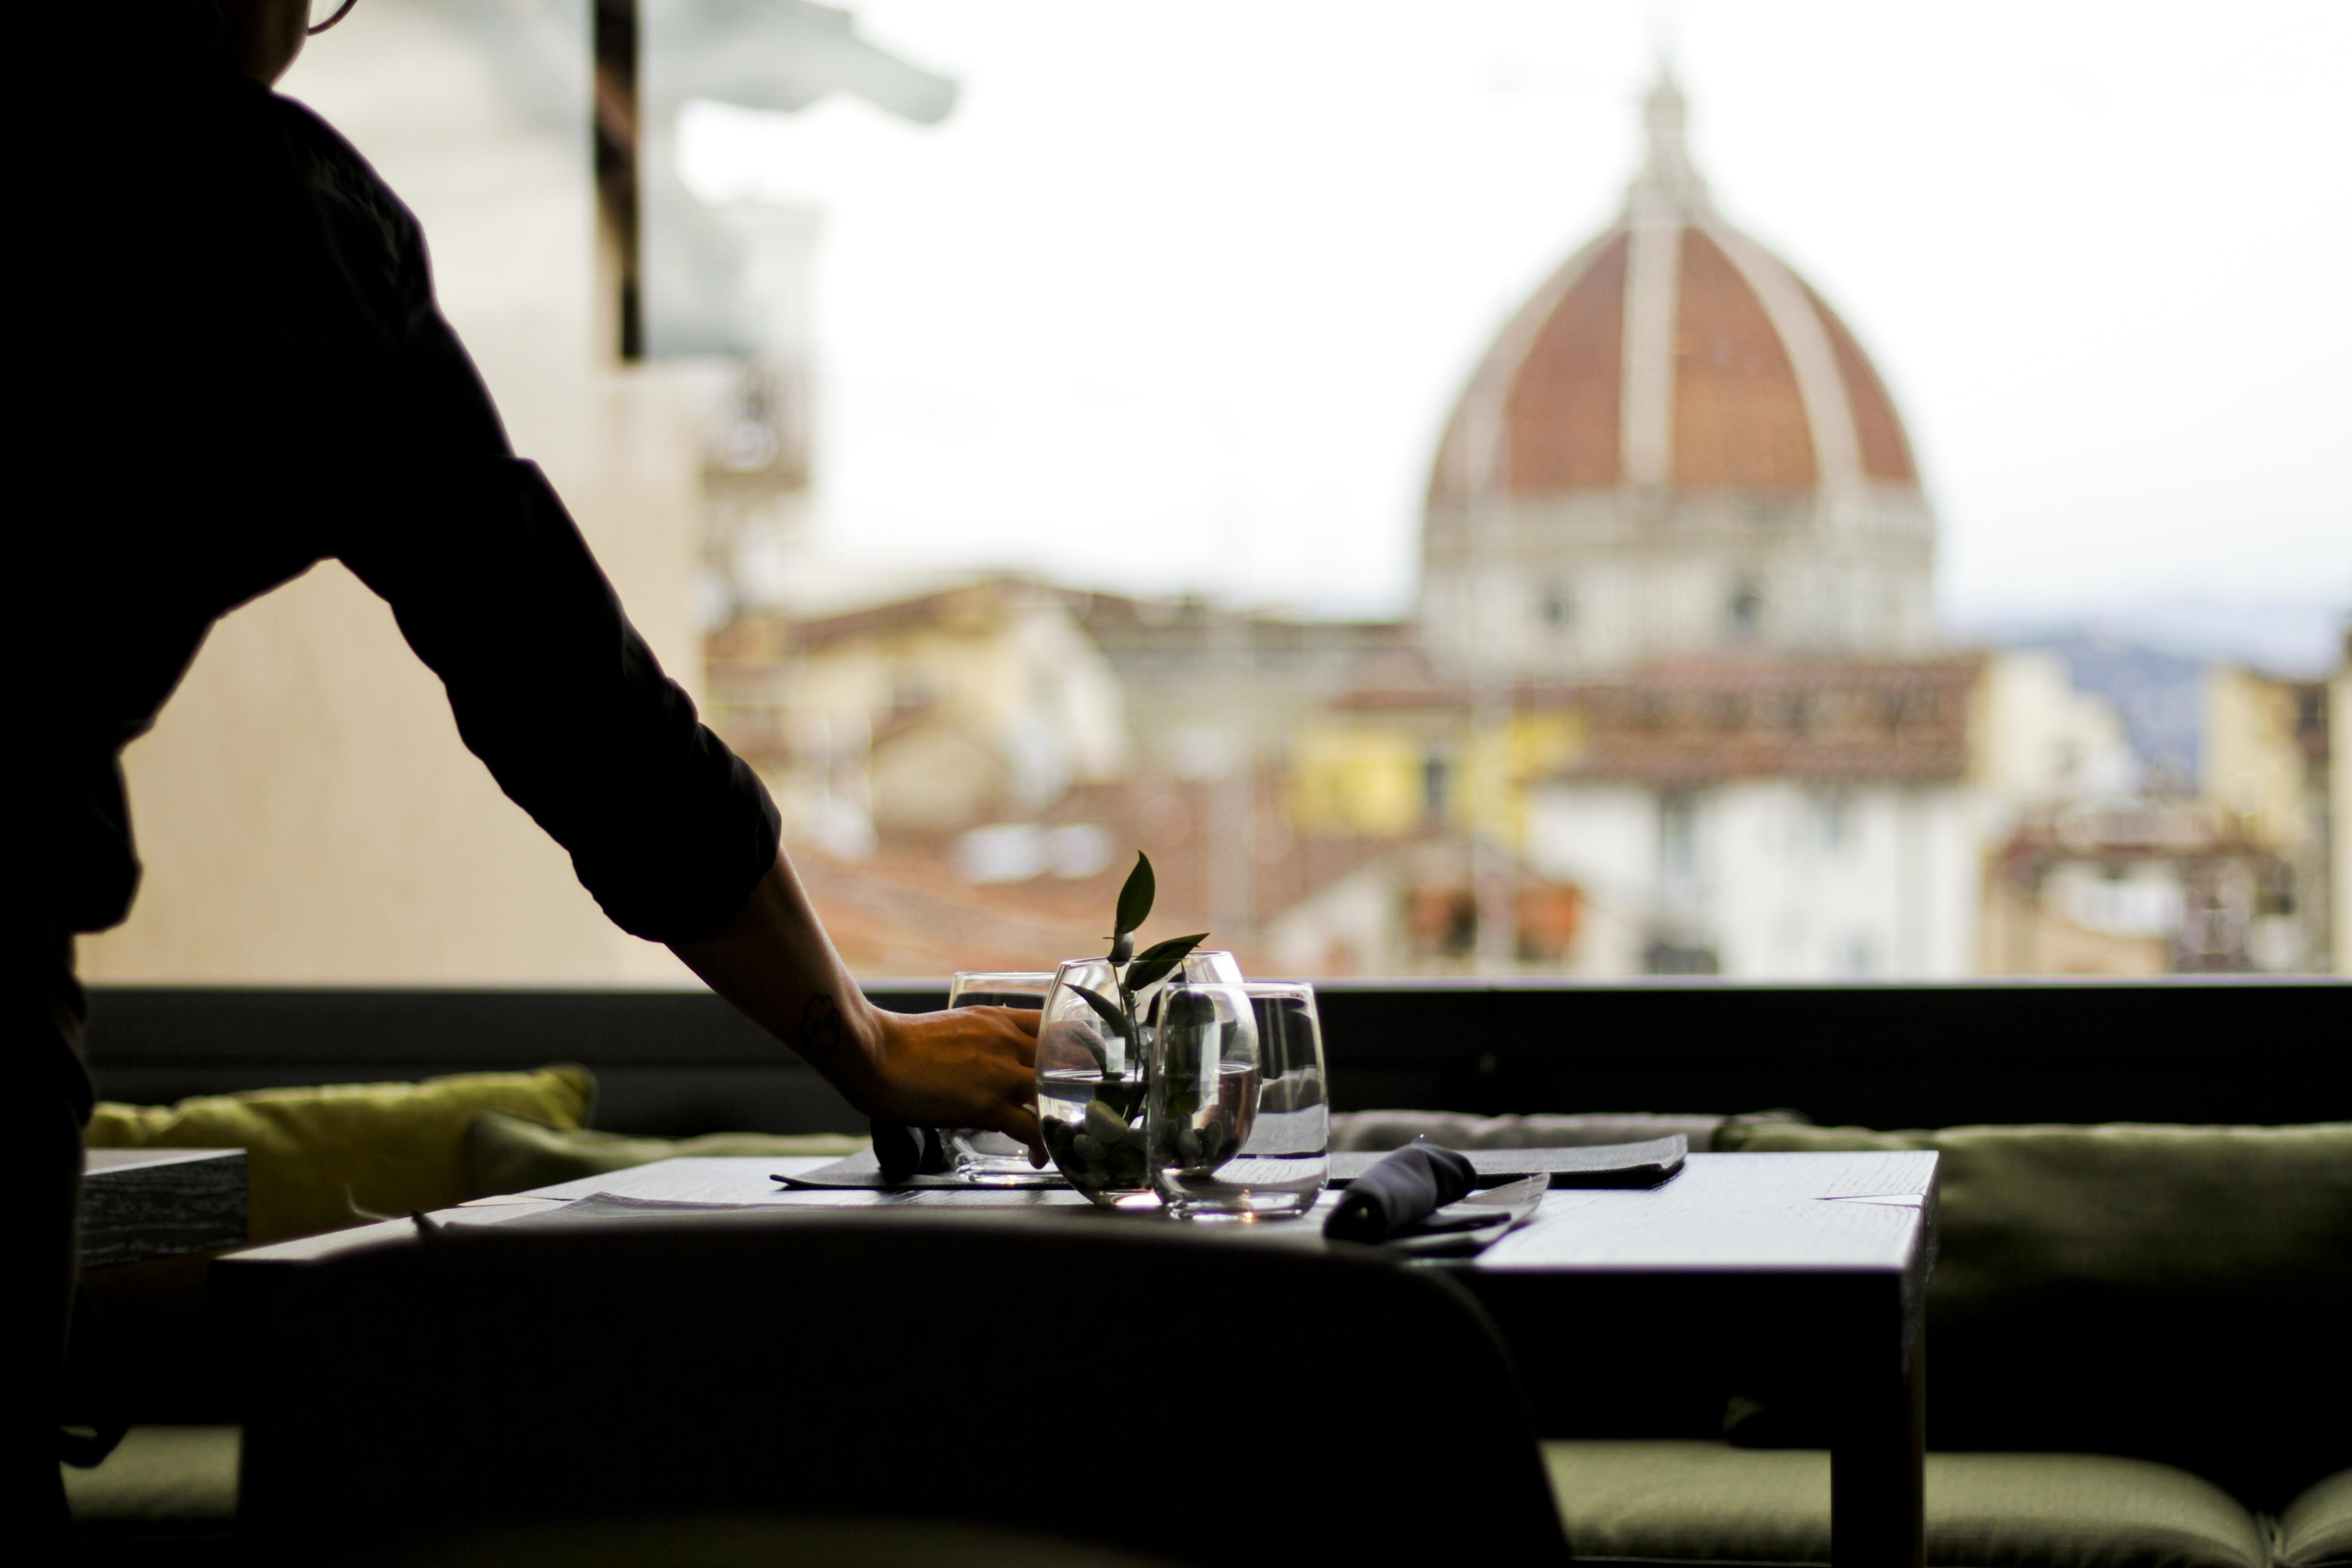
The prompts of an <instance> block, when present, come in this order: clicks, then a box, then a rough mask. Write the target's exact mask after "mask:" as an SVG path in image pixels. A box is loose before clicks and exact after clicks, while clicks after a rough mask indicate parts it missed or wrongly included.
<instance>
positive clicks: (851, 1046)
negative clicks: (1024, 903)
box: [669, 849, 1045, 1153]
mask: <svg viewBox="0 0 2352 1568" xmlns="http://www.w3.org/2000/svg"><path fill="white" fill-rule="evenodd" d="M669 947H670V951H671V952H673V953H676V954H677V956H679V957H680V958H683V959H684V960H685V961H686V966H687V967H688V968H689V969H692V970H693V971H694V972H695V973H696V974H698V975H699V976H701V977H702V978H703V980H704V981H705V983H707V984H708V985H709V987H710V988H711V989H712V990H714V991H717V992H718V993H719V995H720V996H722V997H724V998H727V999H728V1000H729V1001H730V1002H732V1003H734V1004H735V1006H736V1008H737V1009H739V1010H740V1011H741V1012H742V1013H743V1014H744V1016H746V1017H747V1018H749V1019H751V1020H752V1021H753V1022H754V1023H757V1024H759V1025H760V1026H761V1028H763V1029H765V1030H767V1031H768V1032H769V1033H770V1034H772V1035H774V1036H775V1037H776V1038H777V1039H778V1040H782V1041H783V1042H784V1043H785V1044H786V1045H789V1046H791V1047H792V1048H793V1050H794V1051H798V1052H800V1053H801V1055H803V1056H804V1057H806V1058H807V1059H808V1061H809V1063H810V1065H812V1066H814V1068H815V1069H816V1070H817V1071H819V1072H822V1073H824V1076H825V1077H826V1078H827V1079H828V1080H830V1081H831V1082H832V1083H833V1085H834V1086H835V1088H837V1089H839V1090H840V1091H841V1092H843V1093H844V1094H845V1095H846V1096H848V1098H849V1100H850V1102H851V1103H853V1104H855V1105H857V1106H859V1107H860V1108H862V1109H863V1110H865V1111H866V1112H867V1113H871V1114H875V1115H882V1116H889V1117H894V1118H896V1119H897V1120H898V1121H902V1122H912V1123H916V1124H931V1125H938V1126H953V1127H985V1128H988V1129H989V1130H991V1131H992V1132H998V1133H1003V1134H1005V1135H1006V1136H1008V1137H1011V1138H1013V1139H1016V1140H1018V1141H1019V1142H1021V1143H1024V1144H1027V1145H1029V1146H1030V1148H1031V1149H1033V1150H1035V1151H1039V1152H1040V1153H1042V1152H1043V1149H1044V1147H1045V1145H1044V1144H1043V1142H1042V1140H1041V1138H1040V1135H1039V1133H1038V1127H1037V1113H1036V1111H1035V1109H1034V1098H1035V1096H1034V1081H1033V1079H1032V1077H1031V1067H1032V1064H1033V1063H1034V1060H1035V1057H1036V1051H1037V1015H1036V1014H1035V1013H1034V1012H1021V1011H1016V1010H1015V1009H1011V1008H961V1009H957V1010H956V1011H954V1012H950V1013H911V1014H910V1013H891V1012H884V1011H883V1010H882V1009H879V1008H877V1007H876V1006H875V1005H874V1004H873V1003H872V1002H870V1001H868V1000H866V994H865V993H864V992H863V991H861V990H859V989H858V988H857V982H856V981H855V980H853V979H851V978H850V976H849V971H848V969H847V968H846V967H844V966H843V964H842V962H841V956H840V955H839V954H838V953H836V952H835V951H834V946H833V942H832V940H831V939H830V938H829V937H827V936H825V934H824V925H823V924H822V923H820V922H819V921H818V919H817V916H816V911H815V910H814V908H812V907H811V906H810V904H809V901H808V894H806V893H805V892H803V890H802V888H801V883H800V878H799V877H797V876H795V875H793V864H792V862H791V861H790V860H789V859H787V858H786V857H785V855H784V852H782V850H781V849H780V850H778V851H777V852H776V861H775V864H774V865H772V867H770V868H769V870H768V873H767V874H766V875H765V876H762V877H761V879H760V882H759V884H758V885H757V886H755V887H754V888H752V890H751V897H750V898H749V899H747V900H745V901H744V904H743V907H742V909H741V910H740V912H739V913H738V914H737V915H735V917H734V918H733V919H731V920H730V921H729V922H728V923H727V924H726V925H722V926H720V927H719V929H718V930H716V931H713V932H711V933H710V934H709V936H698V937H696V938H694V939H692V940H690V941H680V942H672V943H670V944H669Z"/></svg>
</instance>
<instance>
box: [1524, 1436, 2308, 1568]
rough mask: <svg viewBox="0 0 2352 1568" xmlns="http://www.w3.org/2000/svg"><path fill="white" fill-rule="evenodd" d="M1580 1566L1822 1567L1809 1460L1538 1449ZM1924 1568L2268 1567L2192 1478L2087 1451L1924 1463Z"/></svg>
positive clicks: (1653, 1450)
mask: <svg viewBox="0 0 2352 1568" xmlns="http://www.w3.org/2000/svg"><path fill="white" fill-rule="evenodd" d="M1544 1458H1545V1462H1546V1464H1547V1465H1548V1466H1549V1469H1550V1470H1551V1479H1552V1490H1553V1492H1554V1493H1555V1494H1556V1495H1557V1496H1558V1498H1559V1511H1560V1517H1561V1519H1562V1520H1563V1521H1565V1522H1566V1524H1567V1526H1568V1535H1569V1542H1570V1545H1571V1546H1572V1547H1573V1548H1574V1550H1575V1553H1576V1557H1577V1559H1578V1561H1580V1562H1582V1561H1585V1560H1587V1559H1592V1560H1597V1561H1600V1562H1604V1563H1607V1562H1617V1563H1774V1564H1781V1563H1827V1562H1828V1561H1829V1551H1830V1461H1829V1456H1828V1455H1827V1454H1826V1453H1823V1452H1822V1451H1821V1450H1820V1449H1817V1448H1790V1449H1779V1450H1773V1451H1769V1452H1759V1451H1757V1450H1754V1449H1746V1448H1728V1447H1726V1446H1725V1445H1723V1444H1720V1443H1674V1442H1650V1443H1632V1442H1618V1443H1590V1442H1574V1443H1547V1444H1545V1445H1544ZM1927 1562H1928V1563H1930V1564H1931V1565H1933V1568H2264V1565H2265V1564H2266V1563H2267V1562H2268V1556H2267V1553H2266V1552H2265V1550H2264V1545H2263V1533H2262V1531H2261V1529H2260V1527H2259V1526H2258V1525H2257V1524H2256V1522H2255V1521H2254V1519H2253V1517H2252V1515H2250V1514H2249V1513H2247V1511H2245V1510H2244V1509H2243V1508H2242V1507H2240V1506H2239V1505H2238V1504H2237V1503H2236V1502H2235V1501H2233V1500H2231V1498H2230V1496H2229V1494H2227V1493H2226V1492H2224V1491H2222V1490H2221V1489H2220V1488H2218V1487H2216V1486H2214V1485H2212V1484H2211V1483H2210V1482H2208V1481H2203V1480H2200V1479H2198V1478H2196V1477H2195V1476H2192V1475H2188V1474H2185V1473H2183V1472H2182V1471H2179V1470H2176V1469H2168V1467H2166V1466H2163V1465H2156V1464H2150V1463H2147V1462H2146V1461H2144V1460H2139V1459H2121V1458H2105V1457H2103V1456H2097V1455H2085V1454H1930V1455H1928V1456H1927Z"/></svg>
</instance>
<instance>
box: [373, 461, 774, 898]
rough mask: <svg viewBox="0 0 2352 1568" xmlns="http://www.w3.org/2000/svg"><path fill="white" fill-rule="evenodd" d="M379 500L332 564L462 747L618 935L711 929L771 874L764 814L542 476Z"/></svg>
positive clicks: (452, 485) (487, 473)
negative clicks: (548, 840) (404, 653)
mask: <svg viewBox="0 0 2352 1568" xmlns="http://www.w3.org/2000/svg"><path fill="white" fill-rule="evenodd" d="M387 501H388V502H389V503H390V504H388V505H387V506H386V507H384V517H383V520H382V521H381V522H380V523H379V524H378V525H377V526H376V527H375V528H372V529H370V530H368V532H369V535H370V537H368V538H365V539H364V540H363V541H362V542H357V543H354V544H353V545H352V546H351V547H349V548H347V549H345V550H344V552H343V559H344V560H345V563H346V564H347V565H349V566H350V567H351V568H352V570H353V571H355V572H356V573H358V574H359V576H360V577H361V578H362V580H364V581H365V582H366V583H367V584H368V586H369V587H371V588H373V589H374V590H375V591H376V592H378V593H379V594H381V595H383V598H384V599H385V600H386V601H388V602H389V603H390V604H391V605H392V609H393V613H394V616H395V617H396V618H397V619H398V621H399V622H400V629H401V632H402V634H403V635H404V636H405V637H406V638H407V639H408V643H409V646H410V647H412V648H414V649H415V651H416V653H417V656H418V657H420V658H422V659H423V660H424V661H425V664H428V665H430V666H431V667H432V668H433V671H434V673H435V674H438V675H439V676H440V677H441V681H442V684H443V685H444V686H446V688H447V690H448V694H449V706H450V709H451V711H452V712H453V713H454V714H455V715H456V716H457V732H458V734H459V735H460V736H461V737H463V738H464V740H465V743H466V746H467V748H468V749H469V750H471V751H472V752H473V753H474V755H475V756H477V757H478V758H481V759H482V761H483V762H484V763H485V764H487V765H488V768H489V769H490V772H491V774H492V775H493V776H494V777H495V778H496V779H498V782H499V788H500V789H504V790H505V791H506V793H507V795H508V796H509V798H510V799H512V800H514V802H515V803H516V804H517V805H519V806H520V807H521V808H522V809H523V810H526V811H528V812H530V815H531V818H532V820H533V821H537V822H538V823H539V825H540V826H541V827H542V828H544V829H545V830H546V831H548V833H549V834H550V835H551V836H552V837H553V838H554V839H555V841H557V842H558V843H561V844H562V846H563V847H564V848H565V849H566V850H568V851H570V852H571V854H572V866H573V868H574V869H575V870H576V871H577V872H578V873H579V876H580V880H581V882H582V883H583V884H584V885H585V886H586V887H587V889H588V891H589V892H590V893H591V894H594V895H595V898H596V901H597V902H598V903H599V904H602V905H603V906H604V912H605V914H606V915H610V916H611V917H612V919H613V921H614V924H615V925H619V926H620V927H621V928H622V929H623V930H625V931H628V932H630V933H632V934H634V935H635V936H643V937H646V938H648V939H649V940H653V941H677V940H681V939H684V938H688V937H692V936H701V935H704V934H705V933H707V932H709V931H710V930H712V929H714V928H716V927H717V926H719V925H721V924H723V923H724V922H725V921H726V920H727V919H728V917H729V916H730V915H733V914H734V913H735V912H736V910H737V909H738V908H739V907H740V905H741V904H742V903H743V901H744V899H745V897H746V896H748V894H750V892H751V887H752V885H753V884H754V883H757V882H758V881H759V880H760V878H761V875H762V874H763V873H765V872H766V871H767V869H768V868H769V867H770V866H771V865H772V864H773V863H774V861H775V858H776V846H777V838H778V822H777V815H776V809H775V805H774V803H773V802H772V800H770V799H769V797H768V792H767V790H766V789H764V788H763V787H762V786H761V783H760V780H759V779H758V777H757V776H756V775H754V774H753V773H752V772H751V768H748V767H747V766H745V764H744V763H743V761H742V760H741V759H740V758H738V757H737V756H735V754H734V753H733V752H732V751H730V750H729V749H728V747H727V746H726V744H725V743H724V742H723V741H721V740H720V739H719V737H717V736H715V735H713V734H712V733H711V732H710V731H709V728H708V727H705V726H704V725H703V724H702V723H701V722H700V720H699V719H698V717H697V716H696V714H695V709H694V704H693V702H692V700H691V699H690V698H688V695H686V693H685V692H684V691H683V690H682V689H680V687H679V686H678V685H677V682H675V681H673V680H671V679H670V678H669V677H668V676H667V674H664V673H663V671H662V668H661V664H660V663H659V662H658V661H657V660H656V658H655V657H654V654H653V650H652V649H650V648H648V647H647V646H646V642H645V639H644V638H643V637H641V636H639V635H638V634H637V631H636V629H635V627H633V626H631V625H630V624H629V621H628V618H627V616H625V614H623V613H622V610H621V603H620V600H619V599H618V597H617V596H615V595H614V591H613V588H612V585H611V583H609V582H608V581H606V580H605V578H604V572H603V571H602V570H599V568H598V567H597V565H596V561H595V558H594V557H593V555H592V554H591V553H590V552H589V549H588V546H587V542H586V541H585V540H584V539H583V538H581V536H580V531H579V529H578V528H576V527H575V526H574V525H573V523H572V518H571V516H570V515H569V514H568V513H567V512H566V511H565V510H564V508H563V503H562V501H561V500H559V499H558V498H557V497H556V495H555V492H554V490H553V489H552V488H551V486H549V485H548V482H547V479H546V477H545V476H543V475H542V474H541V473H540V471H539V468H538V466H537V465H535V464H531V463H527V462H522V461H520V460H517V459H514V458H506V457H497V456H490V455H483V456H479V457H474V458H469V459H464V460H460V461H455V462H447V463H441V464H436V465H430V466H428V467H425V468H424V469H422V470H421V471H419V472H417V473H415V474H413V475H411V476H408V477H407V478H406V479H405V480H404V482H403V483H402V484H400V485H399V486H397V488H396V490H395V492H394V496H393V497H387Z"/></svg>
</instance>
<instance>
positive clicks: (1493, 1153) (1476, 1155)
mask: <svg viewBox="0 0 2352 1568" xmlns="http://www.w3.org/2000/svg"><path fill="white" fill-rule="evenodd" d="M1416 1142H1417V1143H1420V1144H1426V1143H1427V1140H1426V1139H1422V1140H1416ZM1406 1146H1407V1147H1408V1148H1410V1147H1413V1146H1414V1145H1406ZM1428 1146H1430V1147H1435V1146H1436V1145H1428ZM1689 1152H1690V1143H1689V1140H1688V1139H1686V1138H1684V1137H1683V1136H1682V1135H1681V1134H1675V1136H1673V1137H1668V1138H1649V1139H1645V1140H1644V1141H1643V1142H1641V1143H1638V1144H1587V1145H1580V1146H1578V1147H1574V1148H1564V1149H1472V1150H1471V1151H1470V1152H1469V1153H1468V1154H1467V1155H1465V1156H1461V1157H1464V1158H1466V1159H1468V1160H1469V1162H1470V1168H1471V1170H1472V1172H1473V1173H1474V1174H1473V1176H1471V1180H1470V1185H1471V1186H1474V1187H1486V1186H1501V1185H1502V1184H1503V1183H1505V1182H1512V1181H1517V1180H1518V1179H1519V1178H1521V1177H1522V1176H1542V1177H1544V1178H1545V1179H1546V1180H1547V1181H1549V1183H1550V1185H1551V1186H1658V1185H1659V1184H1660V1183H1662V1182H1664V1181H1665V1180H1666V1179H1667V1178H1668V1177H1670V1176H1674V1175H1675V1173H1676V1172H1678V1171H1680V1170H1681V1169H1682V1168H1683V1159H1684V1156H1685V1155H1687V1154H1688V1153H1689ZM1382 1159H1383V1156H1381V1155H1373V1154H1367V1153H1361V1152H1344V1153H1339V1154H1335V1155H1332V1156H1331V1185H1332V1186H1346V1185H1348V1184H1349V1183H1351V1182H1356V1181H1360V1180H1362V1179H1363V1176H1364V1174H1365V1173H1366V1172H1367V1171H1370V1170H1373V1169H1376V1168H1378V1166H1379V1164H1380V1163H1381V1161H1382Z"/></svg>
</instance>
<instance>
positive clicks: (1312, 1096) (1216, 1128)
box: [1145, 981, 1331, 1219]
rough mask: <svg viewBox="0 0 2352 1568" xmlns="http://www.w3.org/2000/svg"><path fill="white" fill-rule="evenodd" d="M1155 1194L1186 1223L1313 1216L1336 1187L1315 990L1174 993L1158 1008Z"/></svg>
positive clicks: (1149, 1131) (1206, 988) (1274, 985)
mask: <svg viewBox="0 0 2352 1568" xmlns="http://www.w3.org/2000/svg"><path fill="white" fill-rule="evenodd" d="M1153 1011H1154V1017H1155V1020H1156V1024H1157V1027H1156V1028H1155V1029H1154V1030H1153V1039H1152V1051H1153V1063H1152V1071H1151V1073H1150V1084H1151V1090H1150V1100H1149V1103H1148V1108H1147V1112H1146V1115H1145V1138H1146V1141H1147V1143H1148V1145H1149V1147H1150V1159H1151V1186H1152V1190H1153V1191H1155V1192H1157V1193H1158V1194H1159V1195H1160V1201H1161V1202H1162V1203H1164V1204H1165V1205H1167V1206H1168V1207H1170V1208H1171V1209H1172V1210H1174V1211H1175V1213H1176V1214H1177V1216H1178V1217H1179V1218H1184V1219H1261V1218H1264V1219H1275V1218H1288V1217H1290V1216H1293V1215H1300V1214H1304V1213H1306V1212H1307V1210H1308V1209H1309V1208H1312V1207H1314V1206H1315V1197H1316V1195H1317V1194H1318V1193H1320V1192H1321V1191H1322V1190H1323V1188H1324V1187H1325V1186H1327V1185H1328V1183H1329V1181H1330V1179H1331V1114H1330V1106H1329V1105H1328V1103H1326V1101H1325V1099H1324V1091H1323V1030H1322V1025H1321V1022H1320V1020H1319V1019H1318V1018H1317V1016H1316V1011H1315V988H1314V987H1312V986H1308V985H1303V984H1293V983H1289V982H1282V981H1276V982H1260V983H1256V984H1248V983H1244V984H1239V985H1221V984H1188V985H1177V986H1171V987H1169V988H1168V989H1167V990H1165V991H1163V992H1161V993H1160V998H1159V1000H1158V1003H1157V1005H1156V1006H1155V1008H1154V1009H1153Z"/></svg>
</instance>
